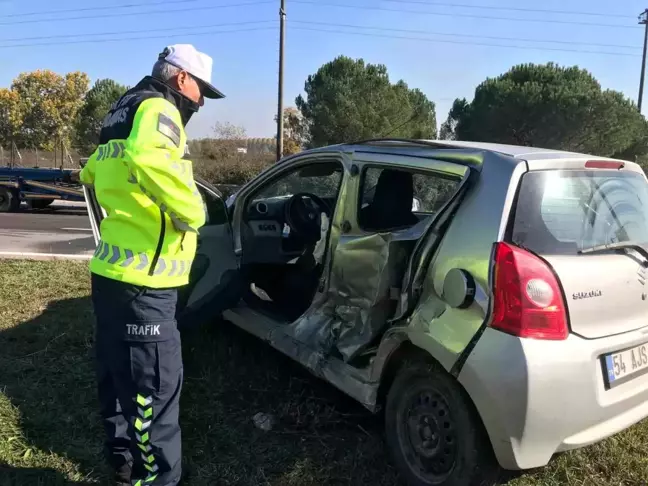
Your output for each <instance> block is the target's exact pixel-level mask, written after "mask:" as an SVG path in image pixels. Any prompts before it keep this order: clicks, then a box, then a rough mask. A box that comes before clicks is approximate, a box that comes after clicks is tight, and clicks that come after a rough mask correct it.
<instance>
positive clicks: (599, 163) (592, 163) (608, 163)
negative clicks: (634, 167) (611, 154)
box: [585, 160, 625, 170]
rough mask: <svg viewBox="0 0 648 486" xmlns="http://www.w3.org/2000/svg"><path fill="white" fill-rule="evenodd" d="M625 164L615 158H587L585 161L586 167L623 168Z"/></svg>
mask: <svg viewBox="0 0 648 486" xmlns="http://www.w3.org/2000/svg"><path fill="white" fill-rule="evenodd" d="M624 167H625V164H624V163H623V162H618V161H616V160H588V161H587V162H585V168H586V169H617V170H618V169H623V168H624Z"/></svg>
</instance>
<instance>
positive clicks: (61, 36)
mask: <svg viewBox="0 0 648 486" xmlns="http://www.w3.org/2000/svg"><path fill="white" fill-rule="evenodd" d="M270 22H272V23H274V22H276V20H250V21H245V22H226V23H223V24H209V25H184V26H178V27H165V28H161V29H137V30H123V31H119V32H85V33H83V34H57V35H41V36H35V37H13V38H8V39H2V38H0V42H18V41H27V40H47V39H69V38H74V37H84V36H89V37H91V38H92V37H97V36H103V35H124V34H145V33H149V32H169V31H174V30H189V31H191V30H196V29H213V28H217V27H235V26H239V25H250V24H262V23H270ZM0 47H1V46H0ZM7 47H11V46H7Z"/></svg>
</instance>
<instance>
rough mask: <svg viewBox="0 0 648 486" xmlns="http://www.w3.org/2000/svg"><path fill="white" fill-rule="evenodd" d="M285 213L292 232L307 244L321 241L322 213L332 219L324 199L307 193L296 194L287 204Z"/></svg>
mask: <svg viewBox="0 0 648 486" xmlns="http://www.w3.org/2000/svg"><path fill="white" fill-rule="evenodd" d="M284 211H285V220H286V224H287V225H288V227H289V228H290V230H291V231H292V232H294V233H295V234H297V235H298V236H300V237H302V238H304V239H305V240H306V242H307V243H315V242H317V241H318V240H319V239H320V226H321V224H322V213H326V215H327V216H328V217H329V218H330V217H331V209H330V208H329V205H328V204H326V202H325V201H324V200H323V199H322V198H320V197H318V196H316V195H315V194H310V193H307V192H299V193H297V194H294V195H293V196H292V197H291V198H290V199H288V201H287V202H286V205H285V206H284Z"/></svg>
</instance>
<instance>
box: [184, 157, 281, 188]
mask: <svg viewBox="0 0 648 486" xmlns="http://www.w3.org/2000/svg"><path fill="white" fill-rule="evenodd" d="M191 159H192V160H193V167H194V173H195V174H196V175H198V176H200V177H202V178H203V179H205V180H206V181H208V182H210V183H212V184H234V185H242V184H245V183H246V182H248V181H249V180H251V179H252V178H253V177H254V176H256V175H257V174H258V173H259V172H261V171H262V170H263V169H265V168H266V167H268V166H270V165H271V164H272V163H273V162H274V157H272V156H263V155H256V156H249V155H247V154H231V155H229V156H228V157H224V158H222V159H220V160H211V159H209V158H205V157H201V156H200V155H198V154H197V155H195V156H192V157H191Z"/></svg>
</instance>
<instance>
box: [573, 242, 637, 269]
mask: <svg viewBox="0 0 648 486" xmlns="http://www.w3.org/2000/svg"><path fill="white" fill-rule="evenodd" d="M609 250H634V251H636V252H637V253H639V254H640V255H641V256H642V257H644V258H645V259H646V260H645V261H644V263H643V266H644V267H648V249H646V248H644V247H643V246H641V245H638V244H637V243H623V242H618V243H608V244H607V245H597V246H592V247H590V248H583V249H582V250H578V254H579V255H586V254H588V253H597V252H602V251H609Z"/></svg>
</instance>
